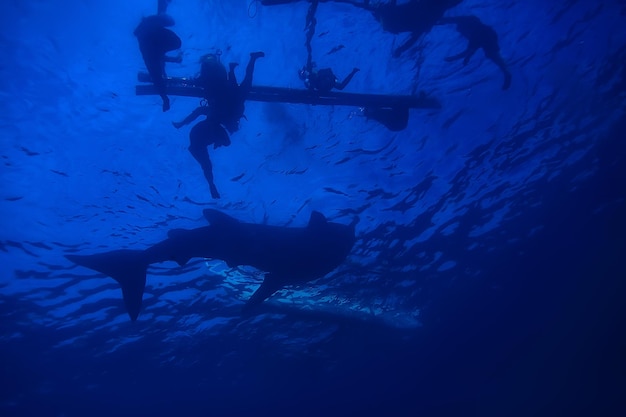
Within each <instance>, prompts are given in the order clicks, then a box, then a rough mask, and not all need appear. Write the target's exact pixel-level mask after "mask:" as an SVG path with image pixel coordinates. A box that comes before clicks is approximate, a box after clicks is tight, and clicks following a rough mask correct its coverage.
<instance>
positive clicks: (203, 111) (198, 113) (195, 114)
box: [172, 106, 208, 129]
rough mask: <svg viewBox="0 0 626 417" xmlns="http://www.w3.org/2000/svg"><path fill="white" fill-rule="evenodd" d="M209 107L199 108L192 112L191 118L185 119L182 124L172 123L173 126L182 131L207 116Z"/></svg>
mask: <svg viewBox="0 0 626 417" xmlns="http://www.w3.org/2000/svg"><path fill="white" fill-rule="evenodd" d="M207 107H208V106H200V107H198V108H197V109H195V110H194V111H192V112H191V113H190V114H189V116H187V117H185V118H184V119H183V120H182V121H180V122H172V125H174V127H175V128H176V129H180V128H181V127H183V126H185V125H188V124H189V123H191V122H193V121H194V120H196V119H197V118H198V117H199V116H202V115H203V114H206V112H207Z"/></svg>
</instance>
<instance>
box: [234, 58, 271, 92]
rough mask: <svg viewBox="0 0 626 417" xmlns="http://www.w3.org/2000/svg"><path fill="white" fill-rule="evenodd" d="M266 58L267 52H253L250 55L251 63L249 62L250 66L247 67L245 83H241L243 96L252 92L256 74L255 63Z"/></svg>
mask: <svg viewBox="0 0 626 417" xmlns="http://www.w3.org/2000/svg"><path fill="white" fill-rule="evenodd" d="M264 56H265V52H261V51H259V52H252V53H250V61H248V66H247V67H246V76H245V77H244V79H243V81H242V82H241V86H240V87H241V92H242V93H243V94H246V93H247V92H248V91H250V88H251V87H252V76H253V74H254V63H255V62H256V60H257V59H259V58H262V57H264Z"/></svg>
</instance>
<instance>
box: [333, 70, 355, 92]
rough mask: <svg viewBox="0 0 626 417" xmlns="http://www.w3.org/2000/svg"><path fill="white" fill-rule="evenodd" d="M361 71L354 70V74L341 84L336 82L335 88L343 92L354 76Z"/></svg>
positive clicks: (349, 75)
mask: <svg viewBox="0 0 626 417" xmlns="http://www.w3.org/2000/svg"><path fill="white" fill-rule="evenodd" d="M359 71H360V70H359V69H358V68H353V69H352V72H351V73H350V74H348V76H347V77H346V78H345V79H344V80H343V81H342V82H341V83H338V82H336V81H335V88H336V89H337V90H343V89H344V88H346V85H348V83H349V82H350V81H351V80H352V77H354V74H356V73H357V72H359Z"/></svg>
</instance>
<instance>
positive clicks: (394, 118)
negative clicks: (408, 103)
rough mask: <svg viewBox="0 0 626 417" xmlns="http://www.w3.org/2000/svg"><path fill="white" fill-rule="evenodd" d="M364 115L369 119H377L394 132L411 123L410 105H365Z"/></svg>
mask: <svg viewBox="0 0 626 417" xmlns="http://www.w3.org/2000/svg"><path fill="white" fill-rule="evenodd" d="M363 115H364V116H365V117H366V118H367V119H372V120H376V121H377V122H379V123H381V124H382V125H384V126H385V127H386V128H387V129H389V130H391V131H392V132H399V131H401V130H404V129H406V127H407V125H408V124H409V108H408V107H399V106H397V107H365V108H364V109H363Z"/></svg>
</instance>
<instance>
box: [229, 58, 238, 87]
mask: <svg viewBox="0 0 626 417" xmlns="http://www.w3.org/2000/svg"><path fill="white" fill-rule="evenodd" d="M237 65H239V64H238V63H236V62H231V63H229V64H228V82H230V84H231V85H232V86H233V87H237V86H238V85H239V84H238V83H237V75H236V74H235V68H237Z"/></svg>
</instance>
